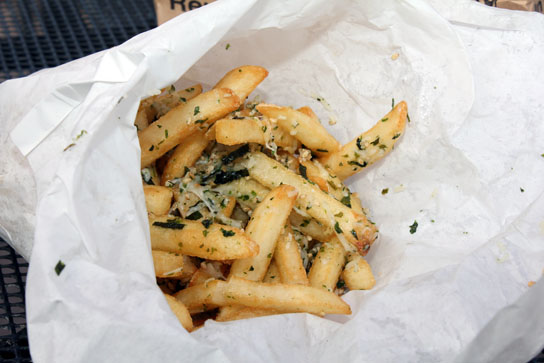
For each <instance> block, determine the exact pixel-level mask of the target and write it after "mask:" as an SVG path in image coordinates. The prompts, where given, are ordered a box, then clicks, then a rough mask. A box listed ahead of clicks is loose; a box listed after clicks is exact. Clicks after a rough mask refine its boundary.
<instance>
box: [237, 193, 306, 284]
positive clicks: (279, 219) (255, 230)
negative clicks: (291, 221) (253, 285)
mask: <svg viewBox="0 0 544 363" xmlns="http://www.w3.org/2000/svg"><path fill="white" fill-rule="evenodd" d="M297 194H298V193H297V191H296V190H295V188H293V187H291V186H288V185H281V186H278V187H276V188H275V189H273V190H272V191H270V193H268V194H267V195H266V197H265V199H264V200H263V201H262V202H261V203H260V204H259V205H258V206H257V208H256V209H255V210H254V211H253V214H252V215H251V219H250V220H249V223H248V225H247V227H246V231H245V233H246V235H247V236H249V237H250V238H251V239H253V240H254V241H256V242H257V243H258V244H259V253H258V254H257V255H256V256H254V257H249V258H244V259H239V260H236V261H234V263H233V264H232V266H231V268H230V275H229V276H243V277H244V278H246V279H248V280H253V281H262V279H263V277H264V275H265V274H266V270H267V269H268V265H269V264H270V261H271V260H272V256H273V254H274V250H275V248H276V243H277V241H278V237H279V235H280V234H281V232H282V229H283V226H284V225H285V222H286V220H287V217H288V216H289V214H290V213H291V209H292V208H293V204H294V203H295V199H296V198H297Z"/></svg>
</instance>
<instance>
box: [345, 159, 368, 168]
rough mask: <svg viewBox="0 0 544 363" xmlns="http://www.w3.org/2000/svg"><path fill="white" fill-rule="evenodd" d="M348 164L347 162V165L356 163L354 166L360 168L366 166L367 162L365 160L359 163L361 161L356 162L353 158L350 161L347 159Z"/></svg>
mask: <svg viewBox="0 0 544 363" xmlns="http://www.w3.org/2000/svg"><path fill="white" fill-rule="evenodd" d="M348 164H349V165H356V166H358V167H360V168H364V167H366V166H367V165H368V163H367V162H366V161H363V163H362V164H361V163H358V162H357V161H355V160H350V161H348Z"/></svg>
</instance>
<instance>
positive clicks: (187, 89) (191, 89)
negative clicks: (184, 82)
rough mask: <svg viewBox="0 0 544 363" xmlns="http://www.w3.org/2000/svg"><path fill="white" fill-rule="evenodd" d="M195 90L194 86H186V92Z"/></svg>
mask: <svg viewBox="0 0 544 363" xmlns="http://www.w3.org/2000/svg"><path fill="white" fill-rule="evenodd" d="M194 90H195V88H194V87H191V88H185V92H193V91H194Z"/></svg>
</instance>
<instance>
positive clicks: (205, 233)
mask: <svg viewBox="0 0 544 363" xmlns="http://www.w3.org/2000/svg"><path fill="white" fill-rule="evenodd" d="M209 232H210V231H208V230H207V229H205V230H203V231H202V234H203V235H204V237H208V233H209ZM202 246H204V245H202ZM200 248H202V247H200Z"/></svg>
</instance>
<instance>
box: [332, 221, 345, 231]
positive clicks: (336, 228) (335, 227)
mask: <svg viewBox="0 0 544 363" xmlns="http://www.w3.org/2000/svg"><path fill="white" fill-rule="evenodd" d="M334 230H335V231H336V233H344V232H343V231H342V228H340V225H339V224H338V221H336V223H335V224H334Z"/></svg>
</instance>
